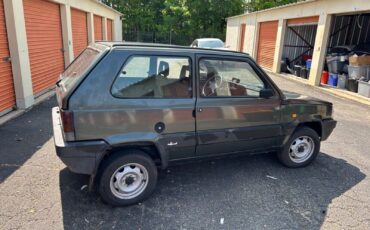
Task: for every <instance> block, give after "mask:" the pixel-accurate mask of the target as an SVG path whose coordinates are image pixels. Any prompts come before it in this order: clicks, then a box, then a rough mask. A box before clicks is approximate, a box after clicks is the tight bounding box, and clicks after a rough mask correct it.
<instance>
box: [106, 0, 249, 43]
mask: <svg viewBox="0 0 370 230" xmlns="http://www.w3.org/2000/svg"><path fill="white" fill-rule="evenodd" d="M102 2H104V3H106V4H107V5H109V6H112V7H113V8H115V9H116V10H118V11H120V12H122V13H123V14H124V18H125V19H124V23H123V31H124V39H125V40H134V41H146V42H148V41H149V42H152V41H153V42H164V43H175V44H180V45H189V44H190V43H191V42H192V41H193V40H194V39H195V38H198V37H218V38H221V39H224V38H225V30H226V20H225V19H226V18H227V17H230V16H234V15H238V14H241V13H243V12H244V10H245V0H227V1H226V0H103V1H102Z"/></svg>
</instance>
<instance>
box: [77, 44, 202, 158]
mask: <svg viewBox="0 0 370 230" xmlns="http://www.w3.org/2000/svg"><path fill="white" fill-rule="evenodd" d="M193 59H194V55H192V54H190V55H189V53H186V52H174V51H172V52H167V51H163V49H158V50H154V51H144V50H142V51H140V50H139V51H138V50H137V49H135V48H132V49H130V48H125V49H122V50H121V49H119V50H114V51H112V53H111V54H110V55H109V56H107V57H106V58H105V59H104V60H103V63H101V64H100V65H99V66H98V67H96V69H95V70H94V73H93V75H92V76H91V77H90V78H89V81H91V82H87V83H86V84H83V86H82V87H83V89H82V90H78V92H76V95H75V98H79V100H87V102H85V103H82V102H81V103H79V104H76V105H74V106H75V107H82V106H84V109H83V110H76V112H75V113H74V115H75V119H77V120H78V121H79V122H78V123H77V124H78V126H77V127H76V130H77V132H76V133H77V135H78V137H77V138H78V139H79V140H84V139H94V138H98V137H100V138H101V137H104V139H105V140H107V141H108V142H109V143H110V144H112V145H120V144H121V142H122V141H125V142H129V143H130V142H132V143H136V144H147V143H153V142H154V143H155V144H156V145H161V147H162V148H161V149H164V150H165V151H166V153H168V158H169V160H173V159H179V158H185V157H193V156H194V155H195V146H196V134H195V118H194V114H193V111H194V109H195V100H196V98H195V96H194V93H193V84H194V81H193ZM100 66H102V67H100ZM116 66H118V67H116ZM109 68H119V70H118V71H117V74H116V76H114V77H112V80H110V78H109V74H107V72H108V71H109ZM102 76H105V77H102ZM97 87H99V90H97ZM103 89H104V90H103ZM83 92H84V93H83ZM87 92H88V93H87ZM102 92H104V93H102ZM79 94H82V95H79ZM86 95H89V96H88V98H86ZM74 103H75V102H74ZM91 124H94V125H91ZM97 129H98V130H99V133H97V132H96V130H97ZM142 142H145V143H142Z"/></svg>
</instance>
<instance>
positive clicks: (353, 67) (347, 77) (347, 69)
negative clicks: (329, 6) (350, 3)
mask: <svg viewBox="0 0 370 230" xmlns="http://www.w3.org/2000/svg"><path fill="white" fill-rule="evenodd" d="M355 57H357V59H356V58H355ZM358 57H360V58H358ZM326 71H328V72H326ZM325 74H328V75H329V76H325ZM369 80H370V13H369V12H363V13H357V14H350V15H335V16H333V18H332V22H331V29H330V34H329V39H328V47H327V56H326V60H325V65H324V72H323V75H322V78H321V83H322V84H328V85H330V86H334V87H337V88H341V89H346V90H350V91H353V92H356V93H357V92H359V93H360V94H361V95H363V96H366V97H370V84H367V85H368V86H366V85H365V83H367V81H369ZM359 84H360V86H359ZM366 88H368V89H366ZM363 90H365V92H363ZM366 90H367V91H368V92H366ZM360 91H361V92H360Z"/></svg>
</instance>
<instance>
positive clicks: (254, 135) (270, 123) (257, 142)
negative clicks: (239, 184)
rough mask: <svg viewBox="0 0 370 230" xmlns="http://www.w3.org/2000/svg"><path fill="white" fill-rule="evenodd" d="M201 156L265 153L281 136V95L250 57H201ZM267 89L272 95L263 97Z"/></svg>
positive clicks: (198, 124) (198, 105) (198, 113)
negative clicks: (249, 152) (262, 94)
mask: <svg viewBox="0 0 370 230" xmlns="http://www.w3.org/2000/svg"><path fill="white" fill-rule="evenodd" d="M196 59H197V61H196V62H197V81H198V95H197V103H196V128H197V138H198V145H197V150H196V154H197V155H198V156H202V155H215V154H224V153H234V152H241V151H243V152H244V151H246V152H248V151H252V152H253V151H263V150H267V149H270V148H273V147H275V146H276V145H277V142H278V138H281V136H282V128H281V125H280V124H279V121H280V112H279V110H280V98H279V94H278V92H277V90H274V88H273V85H272V84H271V83H269V80H268V79H267V78H265V77H264V76H263V72H262V71H261V69H259V68H258V66H257V65H256V64H255V63H254V62H253V61H252V60H251V59H249V58H246V57H245V58H243V57H241V58H235V57H231V56H230V57H224V56H221V57H220V56H212V55H197V57H196ZM262 89H264V90H265V89H271V90H272V91H273V94H274V95H273V96H272V97H270V98H268V99H266V98H262V97H260V91H261V90H262Z"/></svg>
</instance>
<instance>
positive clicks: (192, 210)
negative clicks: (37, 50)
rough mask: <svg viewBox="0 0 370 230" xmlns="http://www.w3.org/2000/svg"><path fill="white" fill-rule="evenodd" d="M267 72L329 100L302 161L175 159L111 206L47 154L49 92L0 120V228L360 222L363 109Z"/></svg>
mask: <svg viewBox="0 0 370 230" xmlns="http://www.w3.org/2000/svg"><path fill="white" fill-rule="evenodd" d="M272 78H273V79H274V81H275V82H276V83H277V84H278V86H279V87H280V88H282V89H284V90H288V91H293V92H298V93H303V94H306V95H309V96H314V97H316V98H320V99H324V100H328V101H331V102H333V103H334V117H335V119H336V120H338V126H337V128H336V129H335V130H334V132H333V134H332V136H331V137H330V138H329V139H328V140H327V141H326V142H323V143H322V148H321V153H320V154H319V156H318V158H317V160H316V161H315V162H314V163H313V164H312V165H310V166H308V167H306V168H302V169H288V168H285V167H283V166H282V165H280V164H279V163H278V162H277V159H276V157H275V156H274V155H273V154H262V155H254V156H241V157H231V158H223V159H214V160H203V161H196V162H193V163H190V164H182V165H176V166H172V167H170V168H169V169H168V170H165V171H161V172H160V174H159V181H158V186H157V189H156V190H155V192H154V194H153V195H152V196H151V198H149V199H148V200H146V201H145V202H143V203H141V204H138V205H133V206H130V207H123V208H113V207H111V206H109V205H106V204H104V203H103V202H102V201H101V199H100V197H99V195H98V194H97V193H96V192H88V191H87V189H86V188H85V187H86V186H84V185H86V184H87V183H88V177H87V176H83V175H76V174H73V173H71V172H69V171H68V169H66V168H65V166H64V165H63V163H62V162H61V161H60V160H59V159H58V158H57V156H56V154H55V150H54V144H53V140H52V126H51V116H50V109H51V107H53V106H55V104H56V101H55V98H53V97H52V98H50V99H49V100H47V101H45V102H43V103H41V104H40V105H38V106H36V107H34V108H33V109H31V110H30V111H28V112H27V113H25V114H23V115H22V116H19V117H17V118H15V119H13V120H11V121H9V122H7V123H5V124H4V125H2V126H0V229H320V228H323V229H370V215H369V213H370V195H369V194H370V179H369V175H370V107H369V106H365V105H362V104H359V103H357V102H353V101H350V100H348V99H344V98H339V97H336V96H332V95H329V94H327V93H323V92H322V91H320V90H319V89H317V88H313V87H310V86H306V85H302V84H300V83H296V82H292V81H289V80H285V79H283V78H282V77H276V76H272Z"/></svg>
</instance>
